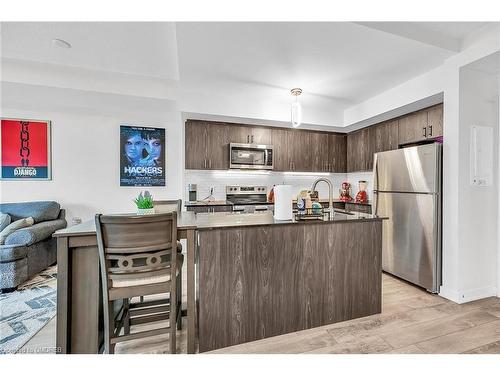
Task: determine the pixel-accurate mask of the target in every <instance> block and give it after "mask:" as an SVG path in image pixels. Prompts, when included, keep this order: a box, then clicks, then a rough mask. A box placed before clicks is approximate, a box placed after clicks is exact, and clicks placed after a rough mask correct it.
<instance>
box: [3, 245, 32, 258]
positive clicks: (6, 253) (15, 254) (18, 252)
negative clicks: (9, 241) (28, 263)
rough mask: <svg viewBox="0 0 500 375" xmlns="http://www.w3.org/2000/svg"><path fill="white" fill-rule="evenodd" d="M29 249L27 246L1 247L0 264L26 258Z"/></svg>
mask: <svg viewBox="0 0 500 375" xmlns="http://www.w3.org/2000/svg"><path fill="white" fill-rule="evenodd" d="M27 253H28V248H27V247H26V246H16V245H0V262H12V261H14V260H16V259H22V258H24V257H26V254H27Z"/></svg>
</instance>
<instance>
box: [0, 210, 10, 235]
mask: <svg viewBox="0 0 500 375" xmlns="http://www.w3.org/2000/svg"><path fill="white" fill-rule="evenodd" d="M9 224H10V215H9V214H0V232H1V231H3V230H4V228H5V227H6V226H7V225H9Z"/></svg>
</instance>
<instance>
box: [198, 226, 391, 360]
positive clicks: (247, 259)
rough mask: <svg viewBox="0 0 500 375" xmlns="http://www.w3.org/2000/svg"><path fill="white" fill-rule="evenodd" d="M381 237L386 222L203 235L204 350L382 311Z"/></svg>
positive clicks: (201, 311) (201, 317) (216, 231)
mask: <svg viewBox="0 0 500 375" xmlns="http://www.w3.org/2000/svg"><path fill="white" fill-rule="evenodd" d="M354 233H355V235H353V234H354ZM381 233H382V222H381V221H357V222H356V223H349V222H347V223H317V224H316V223H315V224H311V223H306V224H291V225H270V226H259V227H241V228H226V229H224V228H223V229H213V230H200V231H199V234H198V236H199V237H198V244H199V284H198V285H199V326H198V327H199V350H200V352H206V351H209V350H214V349H218V348H222V347H226V346H230V345H236V344H241V343H244V342H248V341H254V340H259V339H263V338H266V337H271V336H276V335H281V334H285V333H289V332H294V331H299V330H303V329H308V328H312V327H317V326H322V325H326V324H331V323H335V322H340V321H344V320H349V319H355V318H359V317H363V316H367V315H372V314H376V313H380V312H381V256H382V237H381Z"/></svg>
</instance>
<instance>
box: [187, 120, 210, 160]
mask: <svg viewBox="0 0 500 375" xmlns="http://www.w3.org/2000/svg"><path fill="white" fill-rule="evenodd" d="M207 131H208V126H207V124H206V123H205V122H201V121H186V128H185V165H186V169H205V168H208V165H207Z"/></svg>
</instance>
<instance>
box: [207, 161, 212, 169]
mask: <svg viewBox="0 0 500 375" xmlns="http://www.w3.org/2000/svg"><path fill="white" fill-rule="evenodd" d="M208 168H212V159H208Z"/></svg>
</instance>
